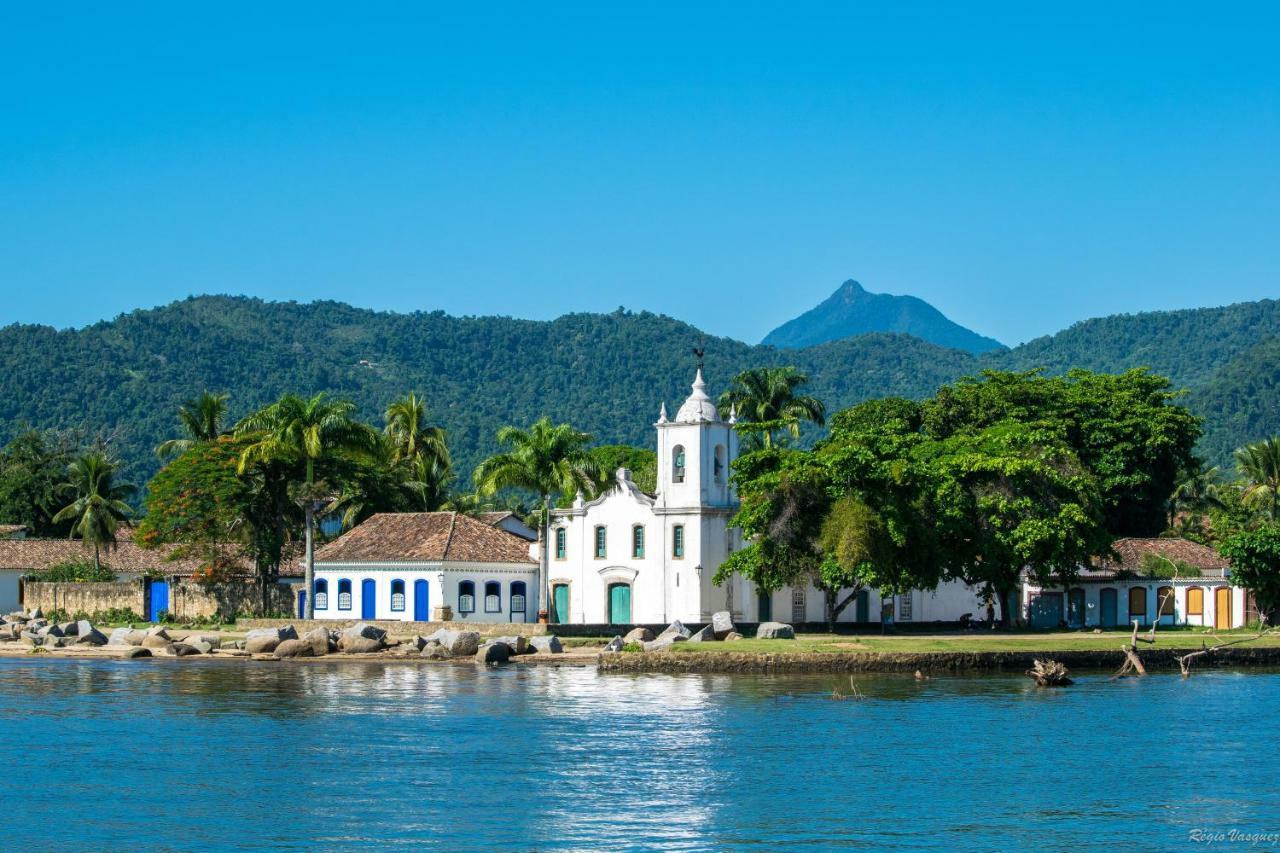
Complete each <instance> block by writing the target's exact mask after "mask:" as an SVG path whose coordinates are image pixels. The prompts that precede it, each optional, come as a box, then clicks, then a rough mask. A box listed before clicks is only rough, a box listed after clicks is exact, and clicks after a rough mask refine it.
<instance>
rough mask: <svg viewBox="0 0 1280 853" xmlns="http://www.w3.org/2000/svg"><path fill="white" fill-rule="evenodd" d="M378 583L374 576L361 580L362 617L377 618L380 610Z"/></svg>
mask: <svg viewBox="0 0 1280 853" xmlns="http://www.w3.org/2000/svg"><path fill="white" fill-rule="evenodd" d="M377 588H378V584H377V582H376V581H374V579H373V578H365V579H364V580H362V581H360V618H361V619H376V618H377V616H376V615H375V614H376V613H377V612H378V594H377Z"/></svg>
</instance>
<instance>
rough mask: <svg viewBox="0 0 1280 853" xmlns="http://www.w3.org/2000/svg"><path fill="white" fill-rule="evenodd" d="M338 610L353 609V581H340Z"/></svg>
mask: <svg viewBox="0 0 1280 853" xmlns="http://www.w3.org/2000/svg"><path fill="white" fill-rule="evenodd" d="M338 609H339V610H350V609H351V581H349V580H347V579H346V578H342V579H341V580H339V581H338Z"/></svg>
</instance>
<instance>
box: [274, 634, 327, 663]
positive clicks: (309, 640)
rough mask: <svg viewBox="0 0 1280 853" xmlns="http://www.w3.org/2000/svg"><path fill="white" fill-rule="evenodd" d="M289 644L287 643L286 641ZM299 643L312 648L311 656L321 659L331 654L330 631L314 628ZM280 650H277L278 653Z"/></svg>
mask: <svg viewBox="0 0 1280 853" xmlns="http://www.w3.org/2000/svg"><path fill="white" fill-rule="evenodd" d="M286 642H287V641H286ZM299 642H303V643H306V644H307V645H308V646H310V647H311V654H312V655H313V656H315V657H321V656H323V655H327V654H329V643H330V642H331V640H330V639H329V631H328V630H327V629H325V628H313V629H312V630H310V631H308V632H307V633H305V634H303V635H302V638H301V640H300V641H299ZM278 650H279V649H277V651H278Z"/></svg>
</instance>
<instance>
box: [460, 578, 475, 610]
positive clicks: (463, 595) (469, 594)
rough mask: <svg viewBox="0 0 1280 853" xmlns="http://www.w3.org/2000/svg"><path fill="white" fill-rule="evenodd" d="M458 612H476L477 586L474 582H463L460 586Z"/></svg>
mask: <svg viewBox="0 0 1280 853" xmlns="http://www.w3.org/2000/svg"><path fill="white" fill-rule="evenodd" d="M458 612H459V613H475V612H476V585H475V583H474V582H473V581H462V582H461V583H459V584H458Z"/></svg>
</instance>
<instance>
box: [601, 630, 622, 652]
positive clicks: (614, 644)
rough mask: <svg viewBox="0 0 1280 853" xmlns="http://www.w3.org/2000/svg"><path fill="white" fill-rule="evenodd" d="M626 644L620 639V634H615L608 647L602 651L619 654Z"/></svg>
mask: <svg viewBox="0 0 1280 853" xmlns="http://www.w3.org/2000/svg"><path fill="white" fill-rule="evenodd" d="M626 644H627V641H626V640H624V639H622V635H621V634H615V635H614V637H613V639H612V640H610V641H609V643H608V645H606V646H605V647H604V650H605V651H606V652H620V651H622V647H623V646H625V645H626Z"/></svg>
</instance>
